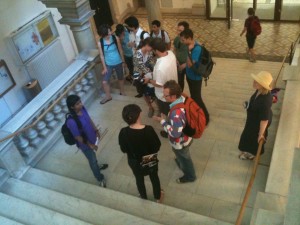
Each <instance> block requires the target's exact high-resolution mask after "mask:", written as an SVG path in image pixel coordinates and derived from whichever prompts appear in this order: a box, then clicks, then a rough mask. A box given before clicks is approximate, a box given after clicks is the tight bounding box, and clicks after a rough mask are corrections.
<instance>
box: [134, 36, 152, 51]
mask: <svg viewBox="0 0 300 225" xmlns="http://www.w3.org/2000/svg"><path fill="white" fill-rule="evenodd" d="M151 42H152V38H151V37H147V38H145V39H144V40H141V41H140V43H139V46H138V47H137V49H141V48H142V47H144V46H146V45H149V46H151Z"/></svg>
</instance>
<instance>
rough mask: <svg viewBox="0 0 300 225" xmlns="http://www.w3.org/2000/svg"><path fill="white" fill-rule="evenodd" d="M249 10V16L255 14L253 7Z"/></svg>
mask: <svg viewBox="0 0 300 225" xmlns="http://www.w3.org/2000/svg"><path fill="white" fill-rule="evenodd" d="M247 12H248V15H249V16H254V14H255V10H254V9H253V8H249V9H248V11H247Z"/></svg>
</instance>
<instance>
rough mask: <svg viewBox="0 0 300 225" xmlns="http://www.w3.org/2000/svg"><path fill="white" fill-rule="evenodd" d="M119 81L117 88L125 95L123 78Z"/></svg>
mask: <svg viewBox="0 0 300 225" xmlns="http://www.w3.org/2000/svg"><path fill="white" fill-rule="evenodd" d="M118 83H119V88H120V94H121V95H126V94H125V91H124V79H123V80H118Z"/></svg>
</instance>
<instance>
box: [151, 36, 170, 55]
mask: <svg viewBox="0 0 300 225" xmlns="http://www.w3.org/2000/svg"><path fill="white" fill-rule="evenodd" d="M150 46H151V47H152V48H153V50H158V51H160V52H165V51H167V45H166V43H165V42H164V41H163V40H162V39H161V38H153V39H152V40H151V43H150Z"/></svg>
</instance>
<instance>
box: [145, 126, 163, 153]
mask: <svg viewBox="0 0 300 225" xmlns="http://www.w3.org/2000/svg"><path fill="white" fill-rule="evenodd" d="M148 131H149V136H150V137H151V138H150V140H151V143H150V146H151V148H152V150H153V151H151V153H157V152H158V151H159V149H160V146H161V142H160V140H159V137H158V135H157V134H156V132H155V131H154V129H153V127H152V126H149V129H148Z"/></svg>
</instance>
